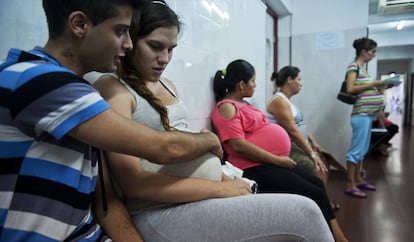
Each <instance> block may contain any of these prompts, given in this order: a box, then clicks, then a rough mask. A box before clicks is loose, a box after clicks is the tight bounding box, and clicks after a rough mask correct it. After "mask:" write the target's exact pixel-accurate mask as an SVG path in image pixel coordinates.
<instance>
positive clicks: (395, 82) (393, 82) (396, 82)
mask: <svg viewBox="0 0 414 242" xmlns="http://www.w3.org/2000/svg"><path fill="white" fill-rule="evenodd" d="M400 84H401V81H400V74H397V75H394V76H392V77H389V78H387V79H385V85H387V86H388V85H393V86H394V87H398V86H399V85H400Z"/></svg>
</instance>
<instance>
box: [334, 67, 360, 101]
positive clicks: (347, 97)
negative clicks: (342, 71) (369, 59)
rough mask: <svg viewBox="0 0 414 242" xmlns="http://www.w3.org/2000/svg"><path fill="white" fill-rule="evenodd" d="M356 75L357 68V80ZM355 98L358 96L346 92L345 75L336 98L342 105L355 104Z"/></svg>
mask: <svg viewBox="0 0 414 242" xmlns="http://www.w3.org/2000/svg"><path fill="white" fill-rule="evenodd" d="M358 75H359V66H358V68H357V78H358ZM357 97H358V95H355V94H351V93H348V92H347V91H346V75H345V80H344V81H343V82H342V84H341V89H339V93H338V95H337V96H336V98H337V99H338V100H339V101H341V102H343V103H346V104H350V105H353V104H355V102H356V100H357Z"/></svg>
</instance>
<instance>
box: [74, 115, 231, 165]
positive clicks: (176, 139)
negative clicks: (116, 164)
mask: <svg viewBox="0 0 414 242" xmlns="http://www.w3.org/2000/svg"><path fill="white" fill-rule="evenodd" d="M69 135H71V136H72V137H74V138H76V139H79V140H81V141H83V142H85V143H88V144H91V145H93V146H96V147H98V148H101V149H104V150H108V151H113V152H118V153H124V154H130V155H134V156H139V157H141V158H144V159H147V160H151V161H152V162H155V163H159V164H167V163H178V162H184V161H189V160H192V159H195V158H196V157H199V156H201V155H203V154H205V153H207V152H212V153H214V154H216V155H217V156H218V157H219V158H220V159H221V158H222V157H223V150H222V148H221V144H220V141H219V139H218V137H217V136H216V135H215V134H214V133H212V132H210V131H208V130H207V129H203V130H202V131H201V132H200V133H189V132H183V131H168V132H167V131H165V132H160V131H155V130H153V129H151V128H148V127H146V126H145V125H142V124H140V123H137V122H135V121H133V120H131V119H128V118H125V117H123V116H121V115H119V114H118V113H116V112H115V111H113V110H111V109H109V110H106V111H105V112H102V113H100V114H98V115H97V116H95V117H94V118H92V119H89V120H87V121H85V122H84V123H82V124H81V125H79V126H77V127H75V128H74V129H72V130H71V131H70V132H69Z"/></svg>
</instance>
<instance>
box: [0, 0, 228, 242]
mask: <svg viewBox="0 0 414 242" xmlns="http://www.w3.org/2000/svg"><path fill="white" fill-rule="evenodd" d="M142 2H144V0H135V1H134V0H89V1H84V0H43V8H44V10H45V13H46V18H47V21H48V27H49V40H48V41H47V43H46V45H45V46H44V47H43V48H41V47H36V48H34V49H33V50H31V51H28V52H25V51H22V50H19V49H11V50H10V51H9V54H8V56H7V58H6V60H5V62H4V63H2V64H1V65H0V241H1V242H3V241H35V242H36V241H42V242H44V241H100V240H104V239H105V236H104V235H103V232H102V229H101V228H100V226H99V225H97V222H96V220H97V221H98V222H99V223H100V224H101V225H102V227H103V229H104V230H105V232H106V233H107V234H108V235H109V236H110V237H112V239H114V240H121V241H126V240H135V241H139V240H140V236H139V234H138V233H137V231H136V230H135V228H134V226H133V224H132V223H131V220H130V218H129V216H128V213H127V212H126V210H125V207H124V205H123V204H122V203H121V201H120V200H119V199H117V198H116V197H113V196H112V195H113V193H112V191H111V190H110V188H111V186H110V184H102V186H103V187H104V188H106V189H102V190H99V191H100V194H102V197H100V196H99V197H98V199H101V198H102V199H103V200H104V201H105V202H107V209H106V210H105V209H101V208H99V209H95V212H96V216H94V214H93V213H92V208H91V207H92V205H91V204H92V201H93V199H95V197H94V195H93V192H94V191H95V187H96V184H97V183H99V181H98V171H99V170H100V171H102V169H101V167H99V159H95V156H96V154H97V152H93V151H94V149H92V148H91V145H92V146H95V147H98V148H102V149H105V150H110V151H115V152H121V153H127V154H131V155H136V156H139V157H143V158H146V159H150V160H152V161H154V162H157V163H160V164H162V163H174V162H182V161H186V160H190V159H193V158H195V157H197V156H200V154H204V153H207V152H213V153H215V154H217V155H218V156H219V157H220V158H221V156H222V150H221V145H220V142H219V140H218V139H217V137H216V136H215V135H214V134H213V133H211V132H209V131H207V130H203V131H202V132H200V133H199V134H190V133H185V132H178V131H172V132H157V131H154V130H151V129H149V128H147V127H145V126H143V125H140V124H138V123H136V122H134V121H131V120H127V119H125V118H123V117H121V116H119V115H117V114H116V113H115V112H114V111H112V110H111V109H110V107H109V105H108V104H107V103H106V102H105V101H104V100H103V99H102V97H101V96H100V95H99V94H98V93H97V92H96V90H95V89H93V88H92V87H91V86H90V85H89V84H88V83H87V82H86V81H84V80H83V79H82V78H80V76H82V75H83V74H85V73H86V72H89V71H92V70H96V71H100V72H112V71H114V70H115V69H116V66H117V65H118V63H119V60H120V58H122V57H123V56H124V55H125V52H126V51H129V50H131V49H132V43H131V39H130V37H129V33H128V30H129V25H130V22H131V17H132V11H133V9H134V8H135V9H138V8H139V4H141V3H142ZM111 165H116V162H114V164H111ZM103 172H105V170H103ZM102 174H103V173H102ZM99 188H100V187H99ZM105 191H106V192H105ZM104 204H105V203H104Z"/></svg>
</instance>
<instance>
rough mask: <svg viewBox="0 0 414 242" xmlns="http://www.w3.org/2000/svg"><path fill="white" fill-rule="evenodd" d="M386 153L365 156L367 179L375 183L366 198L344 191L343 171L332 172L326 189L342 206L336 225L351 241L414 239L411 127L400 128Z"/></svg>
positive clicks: (413, 133) (406, 241)
mask: <svg viewBox="0 0 414 242" xmlns="http://www.w3.org/2000/svg"><path fill="white" fill-rule="evenodd" d="M391 142H392V143H393V146H392V147H391V148H390V152H389V156H388V157H384V156H368V157H367V159H366V160H365V161H364V168H365V170H366V179H367V181H368V182H370V183H372V184H374V185H376V186H377V191H375V192H368V198H367V199H358V198H353V197H350V196H347V195H345V194H343V191H344V189H345V185H346V174H343V173H339V172H335V171H333V172H331V176H330V180H329V185H328V192H329V194H330V197H331V198H332V200H333V201H334V202H336V203H339V204H340V205H341V208H340V209H339V210H338V211H337V212H336V215H337V219H338V222H339V224H340V225H341V227H342V228H343V230H344V233H345V234H346V236H347V237H348V239H349V240H350V241H351V242H412V241H414V209H413V208H414V152H413V150H414V128H412V127H408V128H405V127H401V126H400V133H398V134H397V135H396V136H395V137H394V138H393V139H392V140H391Z"/></svg>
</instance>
